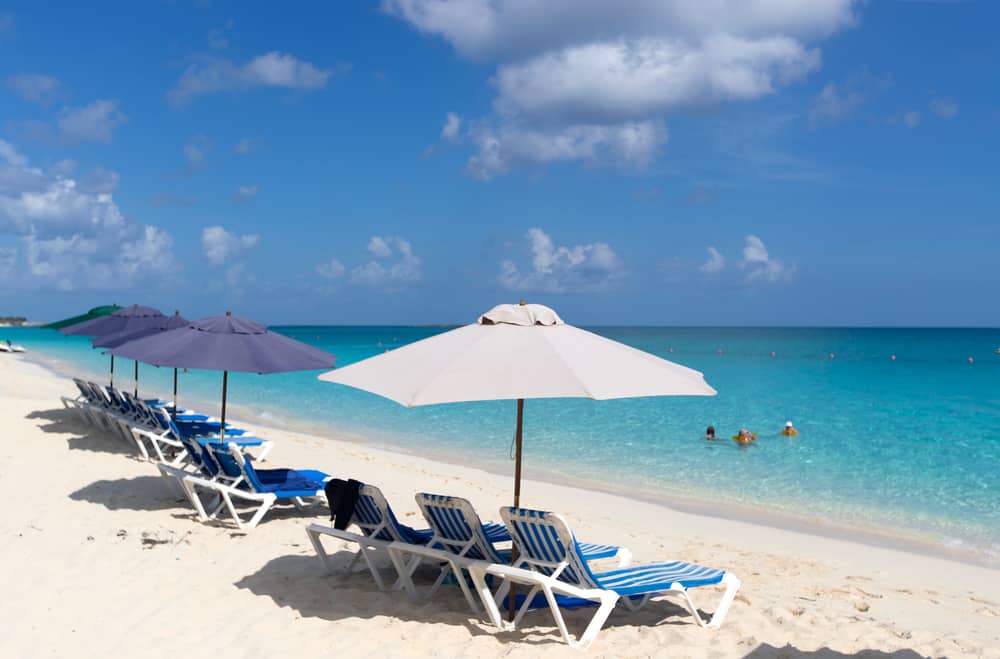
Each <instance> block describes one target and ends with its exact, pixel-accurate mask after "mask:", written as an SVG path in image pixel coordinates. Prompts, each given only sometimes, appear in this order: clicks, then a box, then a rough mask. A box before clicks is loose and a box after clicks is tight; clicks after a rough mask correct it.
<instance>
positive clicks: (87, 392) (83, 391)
mask: <svg viewBox="0 0 1000 659" xmlns="http://www.w3.org/2000/svg"><path fill="white" fill-rule="evenodd" d="M73 384H75V385H76V388H77V389H79V390H80V394H81V395H82V396H83V398H84V400H86V401H87V402H88V403H93V402H94V401H93V400H91V399H92V398H93V397H94V394H93V393H92V392H91V391H90V390H89V389H88V388H87V385H86V384H85V383H84V381H83V380H81V379H80V378H73Z"/></svg>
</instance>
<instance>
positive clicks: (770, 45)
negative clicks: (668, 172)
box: [382, 0, 854, 178]
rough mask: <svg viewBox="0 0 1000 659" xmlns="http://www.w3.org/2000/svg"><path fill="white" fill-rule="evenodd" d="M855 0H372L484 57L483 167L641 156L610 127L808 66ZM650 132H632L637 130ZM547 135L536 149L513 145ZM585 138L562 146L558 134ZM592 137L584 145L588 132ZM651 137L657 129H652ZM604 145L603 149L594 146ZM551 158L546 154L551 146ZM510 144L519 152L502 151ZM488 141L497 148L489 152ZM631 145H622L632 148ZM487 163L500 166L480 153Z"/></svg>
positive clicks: (478, 164)
mask: <svg viewBox="0 0 1000 659" xmlns="http://www.w3.org/2000/svg"><path fill="white" fill-rule="evenodd" d="M853 5H854V0H815V1H814V2H810V3H794V2H786V1H784V0H756V1H754V2H730V1H726V0H704V1H703V2H697V3H694V2H689V1H688V0H637V1H636V2H630V3H628V5H627V7H624V8H623V7H622V5H620V4H619V3H608V2H604V1H603V0H552V1H551V2H547V3H545V6H544V9H542V8H540V6H539V5H538V3H537V2H532V1H531V0H506V1H504V2H496V1H495V0H465V1H446V0H383V3H382V7H383V10H384V11H385V12H387V13H389V14H390V15H393V16H396V17H398V18H400V19H402V20H405V21H406V22H408V23H410V24H411V25H412V26H413V27H415V28H416V29H417V30H418V31H420V32H422V33H424V34H428V35H434V36H438V37H441V38H443V39H444V40H446V41H447V42H449V43H450V44H451V45H452V46H453V47H454V48H455V49H456V51H457V52H458V53H459V54H460V55H462V56H465V57H470V58H475V59H479V60H485V61H495V62H496V63H497V71H496V74H495V75H494V77H493V78H492V81H491V82H492V84H493V87H494V89H495V90H496V98H495V101H494V108H495V111H496V116H495V117H493V118H491V119H488V120H486V122H485V123H487V124H488V125H490V126H492V128H491V129H489V130H486V131H484V130H479V131H473V134H472V136H471V140H472V143H473V145H474V146H475V147H476V149H477V152H476V154H475V155H474V156H473V157H472V160H471V161H470V163H469V168H468V169H469V171H470V172H471V173H472V174H474V175H476V176H479V177H480V178H490V176H493V175H496V174H500V173H503V172H506V171H509V170H510V168H511V167H512V166H513V165H516V164H527V165H530V164H535V163H550V162H559V161H585V162H593V161H594V159H595V156H594V153H595V151H596V152H597V153H598V159H600V160H604V159H605V157H604V156H605V155H609V156H611V158H612V161H613V162H616V163H617V164H620V165H627V166H642V165H643V164H644V163H645V162H648V160H649V159H650V158H651V157H653V156H654V155H655V148H650V140H649V139H643V140H642V144H641V148H638V149H636V150H635V151H634V153H635V154H636V156H635V157H634V158H628V157H627V158H621V157H620V154H617V153H616V151H618V149H616V148H614V141H613V137H605V138H604V140H602V139H601V137H600V136H614V135H620V134H623V133H628V131H629V129H630V127H633V128H634V127H636V126H642V127H651V126H656V127H658V130H657V133H658V134H659V135H663V136H665V135H666V131H665V129H664V128H663V127H662V126H663V123H662V122H663V115H664V114H665V113H668V112H671V111H674V110H676V109H682V108H691V107H700V106H704V105H709V104H716V103H722V102H729V101H739V100H748V99H755V98H759V97H761V96H765V95H768V94H772V93H774V92H776V91H777V90H779V89H780V88H781V87H783V86H785V85H788V84H790V83H793V82H795V81H797V80H800V79H802V78H803V77H805V76H806V75H808V74H809V73H811V72H813V71H815V70H816V69H817V68H818V67H819V65H820V61H821V53H820V51H819V49H818V48H817V47H816V46H815V45H814V44H813V43H811V42H814V41H815V40H818V39H822V38H824V37H826V36H828V35H829V34H831V33H833V32H835V31H836V30H838V29H841V28H843V27H845V26H847V25H849V24H850V23H851V22H852V21H853ZM648 136H649V133H646V134H645V135H644V136H643V137H644V138H648ZM527 139H530V140H532V141H535V142H537V143H540V144H542V145H543V146H544V147H545V148H543V149H541V150H540V151H539V154H540V155H539V156H538V157H534V156H533V154H532V152H530V151H526V150H523V149H522V148H521V147H520V144H521V143H522V142H523V141H525V140H527ZM573 142H583V143H584V144H583V145H582V146H578V147H574V148H568V149H567V148H566V147H565V145H566V144H567V143H573ZM595 142H596V143H600V144H602V148H598V149H594V148H592V146H588V144H587V143H590V144H594V143H595ZM652 144H653V146H655V145H658V144H662V140H660V141H656V140H653V141H652ZM605 145H606V146H607V147H609V148H605ZM554 146H556V149H555V150H557V151H558V152H559V153H560V156H559V157H553V156H552V152H553V150H554V149H553V147H554ZM511 152H513V153H517V154H518V155H517V156H516V157H509V156H506V155H504V154H507V153H511ZM497 153H499V154H500V156H499V158H498V157H497V155H496V154H497ZM630 153H633V152H630ZM491 162H497V166H493V165H491Z"/></svg>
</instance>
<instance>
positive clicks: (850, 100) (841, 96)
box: [809, 82, 864, 126]
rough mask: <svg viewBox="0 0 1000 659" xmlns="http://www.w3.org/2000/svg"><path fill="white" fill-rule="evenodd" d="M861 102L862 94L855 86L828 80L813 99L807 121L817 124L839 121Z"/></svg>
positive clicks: (862, 100) (813, 124) (862, 99)
mask: <svg viewBox="0 0 1000 659" xmlns="http://www.w3.org/2000/svg"><path fill="white" fill-rule="evenodd" d="M863 102H864V95H863V94H862V92H861V90H859V89H857V88H856V87H853V86H845V85H838V84H837V83H835V82H829V83H827V84H826V85H825V86H824V87H823V91H821V92H820V93H819V95H818V96H817V97H816V100H814V101H813V106H812V110H810V112H809V123H810V125H812V126H818V125H819V124H821V123H824V122H830V123H834V122H837V121H840V120H841V119H844V118H845V117H847V116H849V115H850V114H852V113H853V112H854V111H855V110H857V109H858V108H859V107H860V106H861V104H862V103H863Z"/></svg>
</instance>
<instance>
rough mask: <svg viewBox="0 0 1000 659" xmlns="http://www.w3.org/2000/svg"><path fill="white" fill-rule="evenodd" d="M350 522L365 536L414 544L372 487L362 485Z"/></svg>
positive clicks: (377, 491) (382, 498)
mask: <svg viewBox="0 0 1000 659" xmlns="http://www.w3.org/2000/svg"><path fill="white" fill-rule="evenodd" d="M351 521H352V522H353V523H354V524H356V525H357V526H358V528H360V529H361V532H362V533H364V534H365V535H366V536H369V537H373V538H376V539H378V540H385V541H386V542H393V541H395V542H405V543H408V544H415V543H414V541H413V538H412V537H411V536H410V534H409V532H408V530H407V529H406V527H404V526H403V525H402V524H400V523H399V521H398V520H397V519H396V515H395V514H394V513H393V512H392V508H390V507H389V502H388V501H386V499H385V495H383V494H382V490H380V489H378V488H377V487H375V486H374V485H362V486H361V487H360V488H359V489H358V500H357V502H356V503H355V504H354V517H352V518H351Z"/></svg>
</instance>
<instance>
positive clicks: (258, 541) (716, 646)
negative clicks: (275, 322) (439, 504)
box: [0, 355, 1000, 657]
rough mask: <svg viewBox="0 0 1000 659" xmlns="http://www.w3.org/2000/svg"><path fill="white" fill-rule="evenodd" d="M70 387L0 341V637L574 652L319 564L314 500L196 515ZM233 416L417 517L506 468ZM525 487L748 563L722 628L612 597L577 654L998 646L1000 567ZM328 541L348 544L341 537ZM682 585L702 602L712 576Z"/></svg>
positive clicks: (619, 535)
mask: <svg viewBox="0 0 1000 659" xmlns="http://www.w3.org/2000/svg"><path fill="white" fill-rule="evenodd" d="M74 393H75V391H74V387H73V384H72V382H71V381H70V380H68V379H66V378H62V377H59V376H57V375H55V374H53V373H52V372H50V371H48V370H46V369H45V368H43V367H41V366H39V365H37V364H33V363H30V362H27V361H24V360H23V359H22V358H20V357H18V356H14V355H4V356H3V357H2V358H0V419H2V427H3V428H4V444H5V448H4V450H3V451H2V454H0V497H2V499H3V501H4V502H5V503H6V507H5V514H4V515H3V516H2V518H0V531H2V535H3V543H2V545H0V561H2V563H3V565H4V588H5V591H6V592H5V597H4V598H2V600H0V617H2V619H3V620H4V621H5V625H4V628H5V633H4V634H2V635H0V655H2V656H8V657H29V656H77V657H79V656H97V655H107V654H109V653H115V654H117V655H122V656H167V655H170V656H177V655H188V656H206V655H209V654H212V653H217V652H223V651H224V652H226V653H227V655H228V656H246V657H267V656H276V655H279V654H280V655H286V656H317V655H318V656H333V655H336V654H340V653H350V654H351V655H353V656H440V657H458V656H474V657H494V656H510V657H534V656H539V655H541V654H544V655H545V656H553V657H557V656H567V657H569V656H584V655H581V653H579V652H578V651H574V650H571V649H569V648H567V647H566V646H564V645H563V644H562V643H561V641H560V639H559V636H558V633H557V632H556V630H555V628H554V627H553V625H552V622H551V619H550V618H549V616H548V614H547V613H544V612H539V613H536V614H533V615H530V616H529V617H528V619H527V621H526V624H525V626H524V628H523V629H522V630H519V631H517V632H502V633H500V632H497V631H495V630H494V629H492V628H491V627H490V626H489V625H487V624H486V623H485V622H483V621H481V620H478V619H476V618H474V617H473V616H472V615H471V613H469V612H468V611H467V609H466V607H465V604H464V601H463V600H462V598H461V595H460V594H459V593H458V592H453V589H451V588H445V589H443V590H442V591H441V592H439V593H438V594H437V595H436V596H435V597H433V598H432V599H430V600H429V601H420V602H414V601H411V600H409V599H407V598H406V597H405V596H403V595H401V594H399V593H383V592H379V591H378V589H377V588H376V587H375V584H374V583H373V582H372V580H371V578H370V576H369V575H368V574H367V572H358V573H355V574H349V575H348V574H339V575H335V576H328V575H326V574H324V572H323V570H322V567H321V564H320V563H319V561H318V560H317V559H316V557H315V555H314V554H313V552H312V549H311V547H310V545H309V543H308V540H307V538H306V535H305V532H304V528H305V525H306V524H307V522H308V521H312V520H313V519H314V518H311V517H308V516H306V515H303V514H301V513H297V512H294V511H291V510H287V511H285V510H283V511H277V512H272V513H270V514H269V515H268V516H267V517H266V518H265V520H264V522H263V523H262V524H261V525H260V526H259V527H258V528H257V529H255V530H254V531H252V532H249V533H243V532H239V531H238V530H237V529H235V527H233V526H232V525H231V524H225V523H222V522H219V523H212V524H202V523H199V522H198V521H197V520H196V519H195V517H194V514H193V511H192V510H191V509H190V508H189V507H188V506H187V505H186V502H185V501H184V500H182V499H180V498H179V497H178V495H177V494H176V492H174V491H173V490H171V489H170V487H169V483H167V482H166V481H165V480H164V479H162V478H161V477H160V476H159V475H158V472H157V470H156V468H155V467H154V465H152V464H151V463H148V462H142V461H139V460H138V459H136V457H135V456H134V455H133V454H132V453H130V452H129V451H128V450H127V449H126V447H125V446H124V445H123V444H121V443H119V442H116V441H115V440H113V439H111V438H109V437H106V436H103V435H102V434H100V433H97V432H92V431H91V430H90V429H89V428H88V427H86V426H85V425H83V424H82V423H81V422H79V421H77V419H76V418H75V417H74V416H73V415H71V414H70V413H68V412H67V411H65V410H64V409H63V408H62V405H61V404H60V403H59V397H60V396H62V395H69V396H72V395H74ZM250 427H251V429H253V430H255V431H257V433H258V434H260V435H262V436H265V437H267V438H269V439H273V440H274V441H275V444H276V447H275V450H274V452H273V453H272V454H271V457H270V459H269V463H270V466H282V467H302V468H315V469H322V470H324V471H327V472H328V473H331V474H334V475H337V476H342V477H354V478H357V479H359V480H362V481H366V482H371V483H374V484H377V485H379V486H380V487H381V488H382V490H383V491H384V492H385V494H386V496H387V497H388V498H389V501H390V502H391V504H392V505H393V507H394V508H395V509H396V511H397V513H398V514H400V515H401V517H403V519H404V520H405V521H406V522H409V523H411V524H414V525H418V526H423V525H422V524H421V523H420V519H419V515H418V513H417V510H416V505H415V503H414V501H413V494H414V492H417V491H430V492H439V493H447V494H456V495H459V496H464V497H466V498H468V499H470V500H471V501H472V503H473V504H474V505H475V506H476V507H477V509H478V510H480V512H481V513H482V514H483V515H484V517H489V516H491V515H490V512H492V511H496V510H497V508H499V506H501V505H503V504H504V503H506V502H507V501H508V499H509V490H510V480H509V478H504V477H502V476H499V475H495V474H490V473H487V472H485V471H481V470H478V469H473V468H470V467H468V466H462V465H453V464H442V463H440V462H435V461H430V460H427V459H422V458H420V457H414V456H412V455H404V454H400V453H393V452H389V451H385V450H381V449H374V448H369V447H366V446H364V445H359V444H357V443H356V442H348V441H343V440H338V439H337V438H336V437H322V438H320V437H314V436H309V435H306V434H301V433H296V432H290V431H287V430H278V429H273V428H266V427H259V426H253V425H252V424H250ZM522 496H523V498H522V502H523V503H524V504H525V505H527V506H529V507H540V508H546V509H550V510H556V511H560V512H562V513H564V514H566V515H567V516H568V517H569V519H570V520H571V521H572V522H573V524H574V530H575V531H576V532H577V533H578V534H579V535H580V536H586V537H587V538H588V539H595V540H596V539H600V540H605V541H608V542H612V541H614V542H619V543H622V544H625V545H627V546H628V547H629V548H630V549H631V550H632V552H633V554H634V555H635V557H636V561H637V562H642V561H652V560H660V559H666V558H683V559H685V560H689V561H693V562H699V563H703V564H705V565H710V566H713V567H718V568H724V569H727V570H729V571H732V572H734V573H735V574H736V575H738V576H739V577H740V578H741V579H742V581H743V586H742V589H741V591H740V594H739V596H738V597H737V600H736V602H735V603H734V605H733V608H732V609H731V611H730V613H729V617H728V619H727V620H726V623H725V625H724V626H723V627H722V628H721V629H718V630H708V629H701V628H699V627H697V626H696V625H694V624H693V623H692V622H691V620H690V617H689V616H688V615H687V614H685V613H684V611H683V610H682V609H681V608H679V607H678V606H675V605H674V604H672V603H666V602H664V603H658V604H653V605H651V606H649V607H647V608H646V609H645V610H643V611H641V612H639V613H637V614H636V613H629V612H627V611H625V610H624V609H618V610H616V612H615V613H614V614H612V616H611V618H610V619H609V621H608V623H607V625H606V626H605V629H604V631H603V632H602V633H601V634H600V636H599V637H598V639H597V641H596V642H595V643H594V645H593V646H592V647H591V649H590V650H589V652H588V653H587V656H594V657H605V656H607V657H648V656H680V657H746V656H752V657H770V656H775V657H779V656H780V657H792V656H828V657H835V656H842V655H855V654H860V655H861V656H883V655H882V654H881V653H885V656H888V655H892V656H897V657H910V656H913V657H916V656H935V657H936V656H949V657H957V656H968V657H979V656H981V657H1000V595H998V594H997V592H996V584H998V583H1000V571H997V570H994V569H990V568H987V567H981V566H976V565H971V564H966V563H961V562H957V561H951V560H946V559H942V558H935V557H930V556H925V555H919V554H911V553H906V552H903V551H899V550H895V549H885V548H879V547H874V546H871V545H868V544H861V543H858V542H851V541H847V540H838V539H831V538H829V537H821V536H818V535H809V534H805V533H798V532H793V531H788V530H781V529H775V528H770V527H766V526H758V525H752V524H748V523H744V522H736V521H729V520H723V519H719V518H714V517H708V516H697V515H692V514H689V513H685V512H679V511H677V510H673V509H671V508H668V507H664V506H658V505H654V504H651V503H643V502H635V501H630V500H628V499H623V498H620V497H616V496H612V495H609V494H604V493H599V492H586V491H582V490H579V489H574V488H571V487H567V486H563V485H554V484H549V483H542V482H535V481H526V482H525V485H524V490H523V495H522ZM318 519H325V515H324V514H323V513H320V517H319V518H318ZM330 546H332V547H334V549H335V550H337V549H341V550H345V553H343V554H342V555H340V556H339V560H341V561H343V562H344V563H346V557H347V553H346V550H347V547H346V546H344V545H341V546H339V547H338V546H337V545H336V544H335V543H331V545H330ZM435 572H436V571H433V570H428V571H427V572H426V573H423V572H422V573H420V576H421V577H423V581H425V582H427V583H429V581H430V580H431V579H432V578H433V576H434V575H435ZM704 591H708V592H704ZM693 596H694V598H695V602H696V603H697V604H699V606H701V607H702V608H703V610H705V611H706V612H710V611H711V608H712V606H714V602H715V599H716V598H717V596H718V593H717V592H714V591H712V590H711V589H701V591H695V593H694V595H693ZM588 615H589V613H588V612H577V613H571V614H569V616H568V619H569V621H570V625H571V626H574V625H575V628H576V629H579V628H580V625H581V623H582V621H583V620H585V619H586V617H587V616H588Z"/></svg>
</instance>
